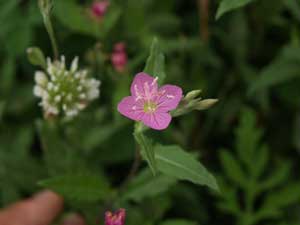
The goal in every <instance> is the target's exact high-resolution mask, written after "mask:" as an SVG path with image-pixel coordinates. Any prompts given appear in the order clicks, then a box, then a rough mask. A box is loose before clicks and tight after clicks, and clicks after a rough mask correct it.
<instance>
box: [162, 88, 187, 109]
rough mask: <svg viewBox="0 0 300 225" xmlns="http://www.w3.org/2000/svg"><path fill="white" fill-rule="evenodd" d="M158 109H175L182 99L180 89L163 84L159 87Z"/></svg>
mask: <svg viewBox="0 0 300 225" xmlns="http://www.w3.org/2000/svg"><path fill="white" fill-rule="evenodd" d="M159 93H161V96H160V97H159V99H158V100H157V103H158V109H157V110H158V111H159V112H168V111H170V110H173V109H176V108H177V106H178V104H179V102H180V101H181V99H182V89H181V88H180V87H178V86H175V85H164V86H162V87H161V88H160V89H159Z"/></svg>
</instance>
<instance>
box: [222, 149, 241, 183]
mask: <svg viewBox="0 0 300 225" xmlns="http://www.w3.org/2000/svg"><path fill="white" fill-rule="evenodd" d="M220 159H221V163H222V167H223V169H224V171H225V173H226V175H227V177H228V178H229V179H231V181H233V182H234V183H236V184H237V185H239V186H240V187H244V186H245V183H246V180H245V179H246V175H245V173H244V171H243V170H242V167H241V165H240V164H239V161H237V160H236V159H235V158H234V156H233V155H232V154H231V153H229V151H227V150H223V151H221V154H220Z"/></svg>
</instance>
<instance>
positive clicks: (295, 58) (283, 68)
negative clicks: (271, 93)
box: [249, 46, 300, 96]
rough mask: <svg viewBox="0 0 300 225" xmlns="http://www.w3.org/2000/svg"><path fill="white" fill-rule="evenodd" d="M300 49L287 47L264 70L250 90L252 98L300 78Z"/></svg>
mask: <svg viewBox="0 0 300 225" xmlns="http://www.w3.org/2000/svg"><path fill="white" fill-rule="evenodd" d="M299 50H300V48H299V47H295V46H287V47H285V48H283V50H282V51H281V52H280V53H279V55H278V56H277V57H276V58H275V59H274V61H272V63H271V64H270V65H269V66H267V67H266V68H264V69H263V70H262V72H261V73H260V74H259V75H258V77H257V79H255V80H254V81H253V83H252V85H251V86H250V88H249V94H251V95H252V96H253V95H254V94H256V93H257V92H259V91H262V90H266V89H268V88H270V87H273V86H275V85H279V84H281V83H283V82H287V81H289V80H293V79H295V78H297V77H298V78H299V76H300V56H299Z"/></svg>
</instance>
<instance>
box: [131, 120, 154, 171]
mask: <svg viewBox="0 0 300 225" xmlns="http://www.w3.org/2000/svg"><path fill="white" fill-rule="evenodd" d="M142 126H143V124H142V123H136V127H135V132H134V134H133V135H134V138H135V140H136V142H137V144H138V145H139V146H140V148H141V149H140V150H141V153H142V154H143V156H144V157H145V159H146V161H147V163H148V165H149V167H150V169H151V171H152V173H153V175H155V174H156V173H157V165H156V160H155V152H154V146H153V142H152V140H151V139H149V138H148V137H146V136H145V135H144V134H143V132H142V131H141V128H140V127H142Z"/></svg>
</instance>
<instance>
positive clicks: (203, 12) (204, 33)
mask: <svg viewBox="0 0 300 225" xmlns="http://www.w3.org/2000/svg"><path fill="white" fill-rule="evenodd" d="M197 3H198V13H199V20H200V21H199V22H200V36H201V39H202V40H203V41H205V42H206V41H208V40H209V33H210V32H209V3H210V2H209V0H197Z"/></svg>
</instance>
